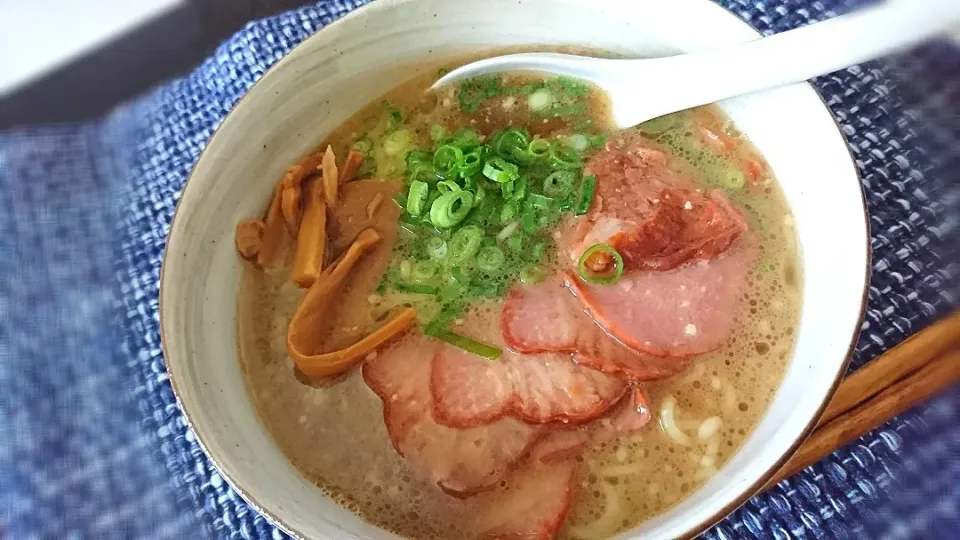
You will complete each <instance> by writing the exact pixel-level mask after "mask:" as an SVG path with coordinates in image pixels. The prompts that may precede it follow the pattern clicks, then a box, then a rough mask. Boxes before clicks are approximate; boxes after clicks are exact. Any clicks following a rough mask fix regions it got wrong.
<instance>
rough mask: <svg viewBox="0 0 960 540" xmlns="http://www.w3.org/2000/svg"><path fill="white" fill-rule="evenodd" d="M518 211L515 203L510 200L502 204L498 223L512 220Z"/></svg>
mask: <svg viewBox="0 0 960 540" xmlns="http://www.w3.org/2000/svg"><path fill="white" fill-rule="evenodd" d="M519 212H520V209H519V207H518V206H517V203H515V202H513V201H510V202H507V204H505V205H503V208H502V209H500V223H507V222H509V221H512V220H513V219H514V218H516V217H517V214H518V213H519Z"/></svg>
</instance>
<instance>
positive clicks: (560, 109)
mask: <svg viewBox="0 0 960 540" xmlns="http://www.w3.org/2000/svg"><path fill="white" fill-rule="evenodd" d="M586 110H587V108H586V107H584V106H583V104H581V103H571V104H569V105H560V106H554V107H552V108H550V109H548V110H546V111H539V112H542V113H543V114H545V115H548V116H555V117H556V116H575V115H578V114H583V113H584V112H586Z"/></svg>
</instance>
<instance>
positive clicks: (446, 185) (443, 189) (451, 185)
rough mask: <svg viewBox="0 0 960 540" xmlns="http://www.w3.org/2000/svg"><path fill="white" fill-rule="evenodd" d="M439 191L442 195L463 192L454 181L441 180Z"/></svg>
mask: <svg viewBox="0 0 960 540" xmlns="http://www.w3.org/2000/svg"><path fill="white" fill-rule="evenodd" d="M437 189H438V190H440V193H453V192H455V191H461V189H460V184H458V183H456V182H454V181H453V180H441V181H440V182H437Z"/></svg>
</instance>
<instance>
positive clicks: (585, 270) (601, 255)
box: [577, 244, 623, 285]
mask: <svg viewBox="0 0 960 540" xmlns="http://www.w3.org/2000/svg"><path fill="white" fill-rule="evenodd" d="M597 266H599V267H600V268H596V267H597ZM577 272H578V273H579V275H580V279H581V280H583V281H585V282H587V283H592V284H595V285H610V284H612V283H616V282H617V280H618V279H620V277H621V276H622V275H623V257H622V256H621V255H620V252H618V251H617V250H615V249H613V247H611V246H610V245H608V244H595V245H593V246H591V247H590V248H589V249H587V250H586V251H584V252H583V255H581V256H580V260H579V261H577Z"/></svg>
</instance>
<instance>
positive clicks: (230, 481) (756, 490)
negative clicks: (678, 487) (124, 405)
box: [157, 0, 873, 540]
mask: <svg viewBox="0 0 960 540" xmlns="http://www.w3.org/2000/svg"><path fill="white" fill-rule="evenodd" d="M412 1H415V0H376V1H369V2H368V3H366V4H364V5H362V6H359V7H357V8H355V9H353V10H351V11H350V12H348V13H346V14H345V15H343V16H342V17H340V18H339V19H337V20H335V21H333V22H331V23H330V24H327V25H326V26H324V27H323V28H321V29H320V30H318V31H317V32H315V33H313V34H312V35H310V36H309V37H307V38H306V39H304V40H303V41H301V42H300V43H298V44H297V45H295V46H294V47H293V48H291V49H290V50H289V51H288V52H287V53H285V54H284V55H283V57H282V58H281V59H280V60H278V61H277V62H276V63H274V64H273V65H272V66H270V67H269V68H268V69H267V70H266V71H265V72H264V73H263V75H262V76H261V77H260V78H259V79H257V80H256V81H255V82H254V83H253V84H251V85H250V87H249V88H247V89H246V90H245V91H244V93H243V95H241V96H240V98H238V99H237V101H236V103H234V104H233V106H232V107H231V108H230V111H229V112H228V113H227V114H226V115H225V116H224V120H223V121H222V122H221V123H220V124H219V125H218V126H217V127H216V128H215V129H214V130H213V132H212V133H211V135H210V138H209V139H207V142H206V143H205V145H204V148H203V149H202V150H201V152H200V154H199V155H198V156H197V159H196V161H195V162H194V164H193V166H192V167H191V169H190V173H189V174H188V175H187V178H186V180H185V181H184V184H183V187H182V188H181V194H180V198H179V199H178V201H177V204H176V206H175V207H174V212H173V216H172V217H171V220H170V226H169V233H168V234H167V238H166V243H165V247H164V253H163V255H162V257H161V264H160V288H159V300H158V306H157V312H158V314H159V322H160V344H161V350H162V352H163V362H164V366H165V368H166V370H167V373H168V375H169V380H170V386H171V389H172V390H173V395H174V398H175V400H176V403H177V407H178V409H179V410H180V412H181V413H182V414H183V418H184V421H185V422H186V424H187V427H188V429H190V431H192V432H193V434H194V436H195V439H196V441H197V444H198V445H199V446H200V449H201V450H202V451H203V453H204V454H205V455H206V456H207V457H208V458H209V459H210V462H211V463H212V464H213V466H214V467H215V468H216V470H217V472H218V473H219V474H220V475H221V476H222V477H223V479H224V480H226V482H227V485H229V486H230V488H231V489H233V490H234V491H235V492H237V493H238V494H239V495H240V496H241V497H242V498H243V499H244V501H245V502H246V503H247V504H248V505H249V506H251V507H252V508H253V509H255V510H256V511H257V512H258V513H259V514H260V515H262V516H263V517H265V518H266V519H267V520H268V521H269V522H270V523H271V524H273V525H275V526H277V527H278V528H280V529H281V530H283V531H284V532H285V533H287V534H288V535H290V536H292V537H293V538H296V539H298V540H311V539H310V538H309V537H308V536H307V535H305V534H303V533H302V532H301V531H299V530H296V529H294V528H293V527H291V526H290V525H289V524H288V523H287V522H286V521H285V520H284V519H283V518H282V517H281V516H279V515H277V514H276V513H275V512H272V511H270V510H268V509H267V508H266V507H265V505H262V504H260V503H259V502H258V501H257V499H256V498H255V497H254V496H253V495H252V493H251V492H250V490H247V489H246V488H244V486H243V484H242V483H241V482H240V481H239V480H238V479H236V478H234V477H233V476H232V475H231V474H230V473H229V472H228V471H227V470H225V469H224V468H223V467H221V465H220V463H219V461H218V458H217V456H216V455H215V453H213V452H211V451H210V450H209V445H207V444H205V443H204V435H202V434H201V433H200V431H199V430H197V429H196V428H195V427H194V426H195V424H194V422H193V421H192V419H191V417H190V412H189V411H188V410H187V408H186V407H185V406H184V404H183V400H182V399H181V396H180V393H179V392H178V390H177V376H176V369H175V368H174V364H173V363H172V362H170V360H169V355H168V350H167V346H166V339H165V336H166V331H165V328H164V317H163V313H164V309H163V304H164V300H163V299H164V290H165V284H166V280H165V279H164V277H165V275H166V274H165V270H166V263H167V254H168V253H171V252H174V251H176V250H175V249H171V247H175V246H173V244H171V241H172V240H173V239H174V238H173V232H174V231H175V230H176V228H175V227H174V223H175V222H176V219H177V214H178V213H179V211H180V205H181V203H182V202H183V200H184V199H185V198H186V197H187V190H188V189H189V188H190V183H191V182H190V181H191V180H192V179H193V176H194V173H195V172H196V170H197V165H198V164H199V163H200V162H201V160H202V159H203V157H204V154H205V153H206V151H207V148H208V147H209V146H210V142H211V141H212V140H213V139H214V138H215V137H216V136H217V133H218V132H219V130H220V127H222V126H223V125H225V124H226V123H227V122H226V119H227V117H229V116H230V115H232V114H233V113H234V111H235V110H236V109H237V108H238V107H239V106H240V105H241V103H243V101H244V100H245V99H246V98H247V97H248V96H249V95H250V92H251V90H252V89H253V87H255V86H257V85H258V84H260V83H261V82H262V81H264V80H265V79H267V78H268V77H269V76H270V75H271V74H272V73H274V72H275V71H278V70H281V69H283V67H284V66H285V65H286V64H287V63H288V62H289V61H290V58H291V56H292V55H293V54H294V53H295V52H296V51H297V49H301V48H305V45H306V44H307V43H308V42H310V41H311V40H313V39H315V38H316V37H317V36H318V35H319V34H321V33H322V32H324V31H326V30H327V29H331V28H336V27H338V26H341V24H342V23H343V22H344V21H348V20H351V19H354V18H357V17H361V16H364V15H366V14H367V13H368V12H375V11H379V10H389V9H395V8H397V7H398V6H402V5H403V4H406V3H409V2H412ZM713 5H714V6H716V7H718V8H720V9H722V10H723V11H724V12H726V14H727V15H729V16H731V17H735V18H736V19H737V20H739V21H741V22H742V23H744V24H746V25H747V26H749V28H750V30H751V31H752V32H754V33H755V34H756V36H757V37H762V35H763V34H762V33H761V32H760V30H758V29H757V28H756V27H755V26H754V25H753V24H752V23H751V22H750V21H746V20H744V19H742V18H741V17H739V16H737V15H736V14H735V13H733V12H732V11H730V10H729V9H727V8H726V7H724V6H722V5H720V4H713ZM798 84H799V85H802V86H806V87H808V89H810V90H812V91H813V93H814V95H816V96H817V98H819V99H820V101H821V103H822V104H823V107H824V108H825V109H827V110H828V111H830V108H829V106H828V105H827V101H826V99H824V97H823V95H822V94H821V93H820V91H819V90H818V89H817V87H816V86H814V85H813V84H812V83H810V82H809V81H807V82H803V83H798ZM830 116H831V118H832V119H833V123H834V126H835V128H836V130H837V132H838V134H839V135H840V138H841V140H842V141H843V142H844V144H845V145H846V150H847V153H848V155H849V156H850V161H851V163H852V164H853V171H854V173H855V175H854V176H855V177H856V179H857V182H858V188H859V191H860V198H861V207H862V209H863V221H864V224H865V228H864V231H865V238H864V242H865V243H866V258H865V261H866V267H865V269H864V272H865V278H864V280H863V283H864V286H863V293H862V296H861V300H860V309H859V316H858V319H857V324H856V325H855V326H854V328H855V329H856V330H854V333H853V335H852V336H851V337H850V342H849V345H848V348H847V353H846V355H845V357H844V359H843V362H842V363H841V365H840V366H839V369H838V370H837V376H836V378H835V379H834V381H833V383H832V384H831V387H830V389H829V390H828V392H827V393H826V394H825V396H824V400H823V402H822V403H821V404H820V406H819V408H818V409H817V411H816V414H815V415H813V416H812V417H811V419H810V421H809V422H808V423H807V424H806V425H805V426H804V428H803V430H802V431H801V432H800V434H799V436H798V437H797V438H796V439H795V440H794V441H793V443H792V444H791V445H790V447H789V448H788V450H787V451H786V452H785V453H784V454H783V455H782V456H781V457H780V459H779V460H777V461H776V462H775V463H774V465H773V466H771V467H770V468H769V469H767V470H766V471H764V472H763V473H762V474H761V475H760V477H759V478H758V479H757V481H756V482H755V483H753V484H752V485H750V486H749V487H748V488H747V489H745V490H744V491H743V492H742V493H741V494H740V495H739V496H737V497H735V498H734V499H733V500H731V501H730V503H728V504H727V505H725V506H724V507H723V508H721V509H720V510H719V511H717V512H716V513H715V514H713V515H711V516H710V517H709V518H707V519H705V520H702V521H700V522H698V523H694V524H691V526H690V527H689V528H688V529H687V531H686V532H685V533H684V535H683V536H681V538H684V539H687V538H695V537H696V536H698V535H700V534H701V533H703V532H705V531H707V530H708V529H709V528H710V527H712V526H713V525H715V524H717V523H719V522H720V521H721V520H722V519H723V518H724V517H726V516H727V515H729V514H730V513H732V512H733V511H735V510H736V509H737V508H739V507H740V506H742V505H743V504H744V503H746V502H747V501H749V500H750V499H751V498H753V497H754V496H755V495H758V494H760V493H761V492H762V491H763V488H764V487H766V486H767V484H768V483H769V482H770V480H771V479H773V477H774V476H775V475H776V473H777V472H778V471H779V470H780V468H781V467H783V466H784V465H785V464H786V463H787V461H789V459H790V458H791V457H792V456H793V455H794V453H796V451H797V450H798V449H799V447H800V445H801V444H802V443H803V442H804V441H805V440H806V439H807V438H808V437H809V436H810V434H811V433H812V432H813V431H814V429H815V428H816V426H817V423H818V421H819V419H820V417H821V416H822V414H823V412H824V410H825V409H826V408H827V405H828V404H829V403H830V401H831V399H832V398H833V396H834V394H835V393H836V391H837V389H838V387H839V386H840V383H841V382H842V381H843V379H844V377H845V376H846V373H847V370H848V368H849V365H850V361H851V359H852V357H853V353H854V350H855V347H856V344H857V341H858V339H859V336H860V328H861V327H862V326H863V321H864V319H865V317H866V311H867V300H868V295H869V292H870V274H871V268H872V261H873V249H872V245H871V242H870V238H871V232H870V218H869V215H868V213H867V212H868V210H867V209H868V206H867V199H866V193H865V191H864V187H863V178H862V177H861V173H860V169H859V168H858V167H857V166H856V159H855V157H854V156H853V153H852V151H851V150H850V144H849V141H848V140H847V136H846V134H845V133H844V132H843V130H842V129H841V128H840V124H839V122H837V120H836V117H835V116H834V115H833V113H832V111H831V112H830Z"/></svg>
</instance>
